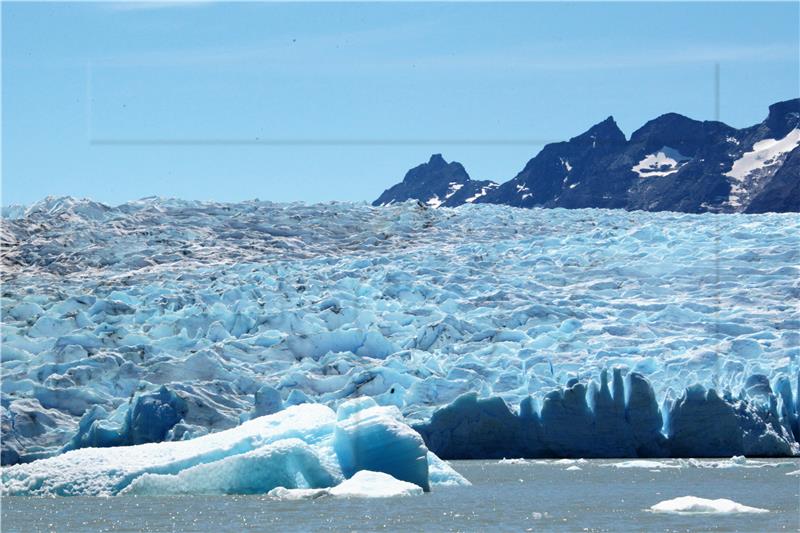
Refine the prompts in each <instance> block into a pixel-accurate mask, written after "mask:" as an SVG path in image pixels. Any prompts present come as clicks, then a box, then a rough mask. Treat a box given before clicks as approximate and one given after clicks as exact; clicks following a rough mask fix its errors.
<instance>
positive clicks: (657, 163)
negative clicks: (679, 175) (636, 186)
mask: <svg viewBox="0 0 800 533" xmlns="http://www.w3.org/2000/svg"><path fill="white" fill-rule="evenodd" d="M690 159H691V157H688V156H685V155H683V154H682V153H680V152H679V151H678V150H675V149H674V148H670V147H669V146H663V147H662V148H661V149H660V150H658V151H657V152H655V153H652V154H647V155H646V156H645V157H644V159H642V160H641V161H639V162H638V163H637V164H636V166H634V167H633V168H631V170H632V171H634V172H635V173H636V174H638V175H639V177H640V178H648V177H651V176H669V175H670V174H674V173H676V172H678V170H680V168H681V165H682V164H683V163H685V162H686V161H689V160H690Z"/></svg>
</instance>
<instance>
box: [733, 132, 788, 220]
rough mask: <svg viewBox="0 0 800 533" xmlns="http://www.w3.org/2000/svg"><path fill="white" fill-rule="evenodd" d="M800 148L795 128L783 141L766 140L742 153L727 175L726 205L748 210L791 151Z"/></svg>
mask: <svg viewBox="0 0 800 533" xmlns="http://www.w3.org/2000/svg"><path fill="white" fill-rule="evenodd" d="M798 145H800V129H798V128H795V129H793V130H792V131H790V132H789V133H788V134H786V136H785V137H784V138H782V139H764V140H762V141H758V142H757V143H755V144H754V145H753V148H752V150H750V151H749V152H745V153H744V154H742V157H740V158H739V159H737V160H736V161H734V162H733V165H732V166H731V169H730V170H729V171H728V172H726V173H725V174H724V176H727V177H728V178H729V180H728V181H729V183H730V186H731V191H730V195H729V196H728V201H727V205H729V206H730V207H733V208H735V209H737V208H742V207H745V206H746V205H747V204H748V202H749V200H750V198H752V197H753V195H754V194H755V193H756V192H758V191H759V190H760V188H761V186H762V185H763V184H764V182H765V180H766V179H767V178H769V177H771V176H772V175H773V174H774V173H775V172H776V171H777V170H778V169H779V168H780V166H781V165H782V164H783V161H784V160H785V159H786V156H788V155H789V152H791V151H792V150H794V149H795V148H797V146H798Z"/></svg>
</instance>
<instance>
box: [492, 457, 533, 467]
mask: <svg viewBox="0 0 800 533" xmlns="http://www.w3.org/2000/svg"><path fill="white" fill-rule="evenodd" d="M497 464H499V465H527V464H530V461H527V460H525V459H506V458H505V457H504V458H502V459H500V460H499V461H497Z"/></svg>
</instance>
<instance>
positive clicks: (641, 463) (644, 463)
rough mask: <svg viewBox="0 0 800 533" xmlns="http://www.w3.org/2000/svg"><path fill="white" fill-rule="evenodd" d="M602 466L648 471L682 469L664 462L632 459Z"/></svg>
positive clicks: (679, 466) (678, 465)
mask: <svg viewBox="0 0 800 533" xmlns="http://www.w3.org/2000/svg"><path fill="white" fill-rule="evenodd" d="M603 466H613V467H614V468H646V469H648V470H661V469H663V468H682V466H681V465H680V464H675V463H667V462H664V461H650V460H647V459H634V460H632V461H621V462H619V463H610V464H605V465H603Z"/></svg>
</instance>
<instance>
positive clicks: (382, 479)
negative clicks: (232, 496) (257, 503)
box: [268, 470, 423, 500]
mask: <svg viewBox="0 0 800 533" xmlns="http://www.w3.org/2000/svg"><path fill="white" fill-rule="evenodd" d="M422 493H423V490H422V488H421V487H420V486H419V485H415V484H413V483H408V482H406V481H400V480H399V479H395V478H393V477H392V476H390V475H389V474H385V473H383V472H372V471H370V470H361V471H359V472H356V474H355V475H354V476H353V477H351V478H350V479H346V480H344V481H342V482H341V483H339V484H338V485H336V486H335V487H332V488H329V489H287V488H285V487H277V488H274V489H272V490H271V491H269V493H268V496H271V497H273V498H277V499H280V500H307V499H316V498H321V497H323V496H333V497H334V498H394V497H398V496H419V495H421V494H422Z"/></svg>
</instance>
